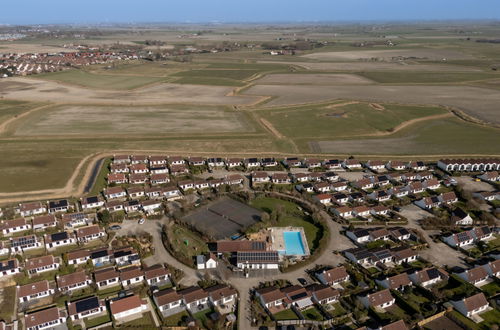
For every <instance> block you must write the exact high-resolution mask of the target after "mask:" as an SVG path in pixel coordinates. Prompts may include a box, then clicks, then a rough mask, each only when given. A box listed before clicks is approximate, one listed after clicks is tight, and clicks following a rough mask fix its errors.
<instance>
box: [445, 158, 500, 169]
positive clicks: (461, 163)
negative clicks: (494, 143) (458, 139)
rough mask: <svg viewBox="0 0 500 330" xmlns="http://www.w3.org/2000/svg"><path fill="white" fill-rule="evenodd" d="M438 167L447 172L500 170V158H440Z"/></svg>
mask: <svg viewBox="0 0 500 330" xmlns="http://www.w3.org/2000/svg"><path fill="white" fill-rule="evenodd" d="M437 167H439V168H440V169H442V170H444V171H447V172H480V171H498V170H500V159H499V158H478V159H440V160H439V161H438V162H437Z"/></svg>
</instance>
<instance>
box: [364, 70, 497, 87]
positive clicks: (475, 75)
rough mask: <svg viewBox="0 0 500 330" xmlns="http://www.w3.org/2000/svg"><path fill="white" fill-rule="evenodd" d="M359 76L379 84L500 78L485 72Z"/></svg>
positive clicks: (368, 74) (368, 73) (386, 73)
mask: <svg viewBox="0 0 500 330" xmlns="http://www.w3.org/2000/svg"><path fill="white" fill-rule="evenodd" d="M357 74H359V75H360V76H363V77H366V78H368V79H372V80H374V81H376V82H379V83H389V84H393V83H395V84H397V83H455V82H460V81H471V80H484V79H494V78H500V75H499V74H495V73H486V72H407V71H399V72H380V71H379V72H360V73H357Z"/></svg>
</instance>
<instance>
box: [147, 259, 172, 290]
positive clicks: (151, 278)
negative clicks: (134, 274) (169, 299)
mask: <svg viewBox="0 0 500 330" xmlns="http://www.w3.org/2000/svg"><path fill="white" fill-rule="evenodd" d="M170 276H171V274H170V271H169V270H168V269H167V268H165V267H164V266H163V265H160V264H156V265H153V266H150V267H147V268H144V279H145V280H146V283H147V284H148V285H149V286H153V285H159V284H161V283H167V282H170Z"/></svg>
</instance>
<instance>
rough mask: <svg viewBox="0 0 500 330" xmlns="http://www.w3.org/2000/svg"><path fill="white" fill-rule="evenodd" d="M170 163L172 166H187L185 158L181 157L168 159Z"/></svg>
mask: <svg viewBox="0 0 500 330" xmlns="http://www.w3.org/2000/svg"><path fill="white" fill-rule="evenodd" d="M168 163H169V164H170V165H171V166H172V165H184V164H186V161H185V160H184V158H182V157H180V156H171V157H168Z"/></svg>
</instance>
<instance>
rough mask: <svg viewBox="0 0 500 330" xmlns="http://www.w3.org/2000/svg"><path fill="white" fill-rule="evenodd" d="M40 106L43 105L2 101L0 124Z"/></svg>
mask: <svg viewBox="0 0 500 330" xmlns="http://www.w3.org/2000/svg"><path fill="white" fill-rule="evenodd" d="M40 105H42V104H41V103H40V104H39V103H30V102H23V101H10V100H0V124H1V123H3V122H4V121H7V120H9V119H11V118H13V117H16V116H18V115H20V114H22V113H24V112H26V111H29V110H31V109H33V108H35V107H37V106H40Z"/></svg>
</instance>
